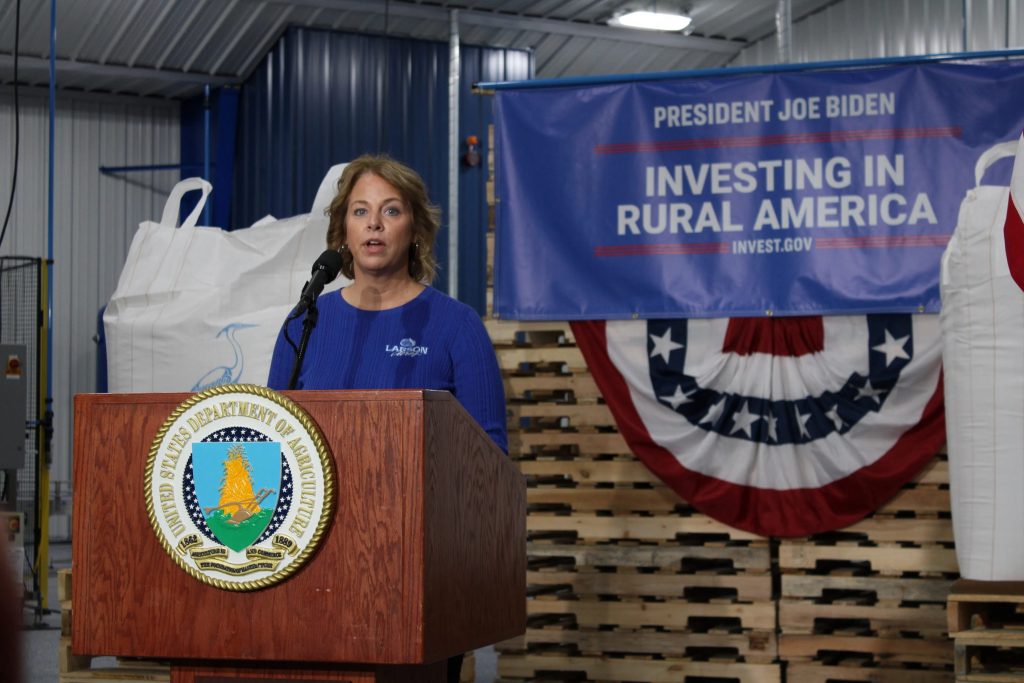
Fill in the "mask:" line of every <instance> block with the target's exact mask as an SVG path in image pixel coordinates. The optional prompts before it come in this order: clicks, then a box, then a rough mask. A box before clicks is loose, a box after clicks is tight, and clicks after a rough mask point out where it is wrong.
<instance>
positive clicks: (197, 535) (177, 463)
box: [145, 384, 334, 590]
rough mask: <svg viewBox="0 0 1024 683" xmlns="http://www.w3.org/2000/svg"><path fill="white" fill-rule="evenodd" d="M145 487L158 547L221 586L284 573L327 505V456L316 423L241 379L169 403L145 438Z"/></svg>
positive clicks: (306, 548)
mask: <svg viewBox="0 0 1024 683" xmlns="http://www.w3.org/2000/svg"><path fill="white" fill-rule="evenodd" d="M145 486H146V509H147V510H148V511H149V520H150V522H151V523H152V524H153V529H154V530H155V531H156V535H157V538H159V539H160V543H161V544H162V545H163V547H164V550H166V551H167V552H168V554H170V556H171V557H172V558H173V559H174V561H175V562H177V563H178V566H180V567H181V568H182V569H184V570H185V571H186V572H188V573H189V574H190V575H191V576H193V577H194V578H196V579H198V580H200V581H203V582H205V583H208V584H211V585H214V586H216V587H218V588H223V589H225V590H254V589H257V588H265V587H267V586H270V585H272V584H274V583H277V582H278V581H281V580H282V579H284V578H286V577H288V576H290V575H291V574H292V573H294V572H295V571H296V570H297V569H298V568H299V567H301V566H302V564H303V563H304V562H305V561H306V560H307V559H308V558H309V556H310V555H311V554H312V553H313V551H314V550H315V549H316V546H317V544H318V543H319V542H320V539H321V538H322V536H323V534H324V532H325V529H326V527H327V523H328V521H329V520H330V518H331V515H332V512H333V509H334V477H333V473H332V469H331V458H330V455H329V453H328V452H327V448H326V446H325V445H324V440H323V437H322V436H321V434H320V431H319V430H318V429H317V427H316V425H315V424H314V423H313V421H312V420H311V419H310V418H309V416H308V415H306V413H305V412H304V411H303V410H302V409H301V408H300V407H299V406H298V405H296V404H295V403H294V402H292V401H290V400H289V399H287V398H285V397H284V396H282V395H281V394H278V393H277V392H275V391H271V390H270V389H266V388H264V387H259V386H255V385H248V384H229V385H225V386H220V387H214V388H212V389H208V390H206V391H203V392H201V393H198V394H195V395H194V396H192V397H191V398H189V399H188V400H187V401H185V402H184V403H182V404H181V405H180V406H178V407H177V408H176V409H175V410H174V412H173V413H171V416H170V417H169V418H167V421H166V422H164V424H163V426H162V427H161V428H160V431H159V432H157V435H156V438H155V439H154V440H153V445H152V447H151V448H150V451H149V462H148V463H147V464H146V481H145Z"/></svg>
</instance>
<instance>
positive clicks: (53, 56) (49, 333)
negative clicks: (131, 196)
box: [46, 0, 57, 407]
mask: <svg viewBox="0 0 1024 683" xmlns="http://www.w3.org/2000/svg"><path fill="white" fill-rule="evenodd" d="M56 105H57V0H50V150H49V151H50V170H49V181H48V185H49V186H48V188H47V193H46V195H47V196H46V201H47V205H46V209H47V210H46V258H47V259H48V260H49V265H48V266H47V268H46V295H47V296H46V367H47V368H48V371H47V373H46V405H47V407H49V406H52V405H53V265H52V264H53V174H54V168H53V167H54V164H53V148H54V137H55V136H54V119H55V118H56V116H55V111H56V108H57V107H56Z"/></svg>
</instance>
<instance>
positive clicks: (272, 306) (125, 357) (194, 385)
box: [103, 165, 344, 392]
mask: <svg viewBox="0 0 1024 683" xmlns="http://www.w3.org/2000/svg"><path fill="white" fill-rule="evenodd" d="M343 168H344V165H338V166H335V167H333V168H331V170H330V171H328V173H327V176H326V177H325V178H324V179H323V181H322V183H321V184H320V189H319V191H318V192H317V196H316V199H315V200H314V202H313V208H312V210H311V211H310V213H309V214H306V215H301V216H295V217H294V218H288V219H284V220H275V219H273V218H266V219H263V220H261V221H259V222H257V223H256V224H254V225H253V226H251V227H249V228H246V229H244V230H236V231H234V232H227V231H224V230H220V229H218V228H208V227H197V226H196V223H197V222H198V220H199V216H200V213H201V212H202V209H203V206H204V205H205V202H206V198H207V196H208V195H209V193H210V191H211V190H212V189H213V188H212V187H211V185H210V183H208V182H206V181H205V180H202V179H200V178H189V179H187V180H183V181H181V182H180V183H178V184H177V185H175V187H174V189H173V190H172V191H171V194H170V196H169V197H168V199H167V204H166V206H165V207H164V212H163V217H162V218H161V220H160V222H159V223H154V222H152V221H147V222H145V223H142V224H141V225H140V226H139V229H138V231H137V232H136V233H135V236H134V238H133V239H132V243H131V247H130V248H129V250H128V258H127V260H126V262H125V265H124V269H123V270H122V271H121V277H120V279H119V280H118V283H117V289H116V290H115V291H114V294H113V296H112V297H111V299H110V303H109V304H108V305H107V309H106V312H105V313H104V315H103V327H104V333H105V335H106V346H107V373H108V388H109V390H110V391H111V392H149V391H201V390H202V389H206V388H209V387H212V386H218V385H221V384H228V383H234V382H243V383H252V384H265V383H266V381H267V373H268V371H269V370H270V357H271V354H272V352H273V348H274V341H275V339H276V338H277V333H278V330H280V328H281V323H282V322H283V321H284V319H285V316H286V315H287V314H288V312H289V311H290V310H291V308H292V307H293V306H294V305H295V303H296V302H297V301H298V299H299V294H301V292H302V286H303V284H304V283H305V282H306V280H307V279H309V275H310V268H311V267H312V265H313V262H314V261H315V260H316V258H317V256H319V255H320V253H321V252H322V251H323V250H324V248H325V238H326V234H327V223H328V219H327V217H326V215H325V214H324V210H325V209H326V208H327V207H328V206H329V204H330V201H331V199H332V198H333V197H334V193H335V190H336V186H337V181H338V178H339V177H340V176H341V170H342V169H343ZM192 190H198V191H200V192H201V193H202V198H201V200H200V201H199V203H198V204H197V205H196V208H195V210H194V211H192V213H191V214H190V215H189V216H188V218H186V219H185V222H184V223H182V225H181V227H179V228H176V227H175V225H176V223H177V218H178V211H179V207H180V203H181V198H182V196H183V195H184V194H185V193H186V192H189V191H192ZM340 286H341V283H340V282H338V283H337V284H335V285H334V286H333V287H332V288H331V289H337V287H340Z"/></svg>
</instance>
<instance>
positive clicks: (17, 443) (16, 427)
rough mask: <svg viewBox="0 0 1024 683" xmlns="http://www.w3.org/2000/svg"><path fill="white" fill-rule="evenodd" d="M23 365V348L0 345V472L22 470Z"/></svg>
mask: <svg viewBox="0 0 1024 683" xmlns="http://www.w3.org/2000/svg"><path fill="white" fill-rule="evenodd" d="M26 361H27V358H26V356H25V345H24V344H0V373H2V374H0V470H18V469H21V468H22V467H24V466H25V415H26V411H27V407H26V405H25V401H26V398H27V396H28V367H27V362H26Z"/></svg>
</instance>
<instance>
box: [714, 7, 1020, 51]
mask: <svg viewBox="0 0 1024 683" xmlns="http://www.w3.org/2000/svg"><path fill="white" fill-rule="evenodd" d="M964 4H965V3H964V0H843V1H842V2H838V3H836V4H834V5H830V6H829V7H827V8H826V9H824V10H822V11H820V12H817V13H816V14H812V15H811V16H809V17H806V18H805V19H803V20H801V21H797V22H794V24H793V34H792V49H793V62H818V61H826V60H833V59H862V58H868V57H897V56H903V55H924V54H937V53H943V52H964V51H968V50H970V51H975V50H995V49H1002V48H1005V47H1018V46H1019V44H1020V42H1019V41H1020V38H1021V37H1024V25H1022V21H1021V20H1022V15H1024V10H1022V7H1021V5H1022V4H1024V3H1022V2H1020V1H1019V0H968V1H967V3H966V4H967V6H968V8H969V22H968V23H969V26H970V31H969V34H968V36H967V45H966V46H965V45H964V29H963V26H964ZM778 61H779V59H778V54H777V45H776V37H775V35H774V34H773V35H771V36H769V37H767V38H765V39H764V40H761V41H759V42H757V43H755V44H753V45H752V46H750V47H748V48H746V49H745V50H743V51H742V52H741V53H740V55H739V56H738V57H737V58H736V60H734V61H733V62H732V63H731V64H730V65H729V66H749V65H757V64H775V63H777V62H778Z"/></svg>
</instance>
